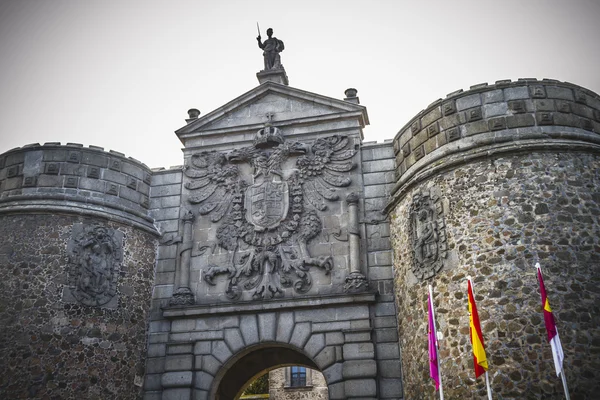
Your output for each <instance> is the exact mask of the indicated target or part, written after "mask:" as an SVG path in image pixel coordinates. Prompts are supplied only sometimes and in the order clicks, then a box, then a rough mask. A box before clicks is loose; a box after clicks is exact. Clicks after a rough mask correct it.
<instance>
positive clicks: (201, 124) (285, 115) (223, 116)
mask: <svg viewBox="0 0 600 400" xmlns="http://www.w3.org/2000/svg"><path fill="white" fill-rule="evenodd" d="M269 114H270V115H272V122H273V124H274V125H278V124H286V125H290V124H295V123H299V124H302V123H306V122H307V121H315V119H316V120H321V119H322V120H327V119H332V118H354V119H357V120H358V122H359V124H360V126H361V127H364V126H365V125H367V124H368V123H369V121H368V116H367V111H366V108H365V107H364V106H361V105H358V104H354V103H351V102H348V101H344V100H338V99H334V98H331V97H326V96H322V95H318V94H315V93H311V92H307V91H304V90H300V89H296V88H292V87H289V86H285V85H280V84H277V83H274V82H266V83H263V84H261V85H260V86H258V87H256V88H254V89H252V90H250V91H249V92H247V93H244V94H243V95H241V96H239V97H238V98H236V99H234V100H232V101H230V102H229V103H227V104H225V105H224V106H222V107H220V108H218V109H216V110H214V111H212V112H210V113H208V114H206V115H204V116H202V117H201V118H198V119H196V120H193V121H190V122H189V123H188V124H187V125H186V126H184V127H182V128H181V129H179V130H177V131H176V132H175V133H176V134H177V135H178V136H179V137H180V139H182V140H183V139H184V138H186V137H191V136H197V135H198V134H204V133H205V134H210V133H215V132H219V133H227V132H235V131H240V130H251V129H260V127H262V126H263V125H264V124H265V123H266V122H268V118H267V115H269Z"/></svg>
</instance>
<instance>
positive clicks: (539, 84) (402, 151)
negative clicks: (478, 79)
mask: <svg viewBox="0 0 600 400" xmlns="http://www.w3.org/2000/svg"><path fill="white" fill-rule="evenodd" d="M267 33H268V35H269V39H268V40H266V41H265V42H261V40H260V37H259V38H258V43H259V47H261V48H262V49H263V50H264V52H265V69H264V70H263V71H260V72H259V73H258V74H257V77H258V80H259V85H258V86H257V87H255V88H254V89H252V90H250V91H248V92H246V93H244V94H241V95H240V96H239V97H237V98H236V99H234V100H232V101H230V102H229V103H227V104H225V105H224V106H222V107H220V108H218V109H216V110H214V111H212V112H210V113H208V114H206V115H204V116H202V117H200V113H199V111H198V110H196V109H191V110H190V111H189V118H188V119H186V124H185V126H183V127H182V128H180V129H178V130H177V131H176V135H177V136H178V138H179V139H180V140H181V142H182V144H183V147H184V148H183V163H182V164H183V165H182V166H181V167H173V168H170V169H162V168H159V169H150V168H148V167H147V166H145V165H144V164H142V163H141V162H139V161H137V160H134V159H132V158H128V157H126V156H124V155H123V154H121V153H118V152H115V151H109V152H106V151H104V150H103V149H102V148H99V147H95V146H90V147H84V146H82V145H80V144H74V143H68V144H66V145H61V144H60V143H53V142H50V143H45V144H43V145H40V144H33V145H27V146H24V147H22V148H17V149H12V150H9V151H8V152H6V153H4V154H1V155H0V232H1V233H2V235H1V236H2V237H3V238H4V239H3V242H2V243H0V282H1V285H2V290H1V291H0V299H1V301H0V320H1V321H2V326H3V329H2V331H1V332H0V335H1V336H0V342H1V343H2V344H3V345H2V346H0V360H2V361H1V362H0V397H1V398H11V399H12V398H61V399H81V398H89V399H95V398H111V399H145V400H175V399H178V400H192V399H194V400H205V399H211V400H213V399H220V400H230V399H237V398H239V396H240V395H241V394H242V393H243V391H244V389H245V388H246V386H247V385H248V384H249V383H250V382H251V381H252V380H253V379H255V378H256V377H258V376H260V375H262V374H264V373H267V372H269V371H279V372H273V373H272V376H273V380H274V386H273V388H274V389H273V393H272V395H273V398H282V396H283V395H284V394H285V393H286V391H289V386H290V385H292V382H296V383H298V382H302V385H304V386H303V388H304V389H306V390H308V389H309V388H308V389H307V387H308V386H309V385H308V384H307V382H308V381H307V380H306V379H307V375H306V374H307V372H306V371H313V372H311V373H310V374H311V376H313V377H314V380H313V381H314V382H315V384H316V383H318V388H317V387H315V393H317V392H318V396H321V397H320V398H325V396H326V397H327V398H329V399H332V400H336V399H338V400H341V399H384V400H399V399H426V398H435V395H436V394H435V391H434V385H433V383H432V381H431V379H430V378H429V373H428V354H427V295H428V289H427V288H428V286H429V285H432V286H433V293H434V296H433V302H434V306H435V309H436V318H437V324H438V329H439V332H440V333H441V336H440V362H441V365H440V367H441V371H442V374H443V380H444V392H445V395H446V397H447V398H451V399H464V398H484V396H485V386H484V383H483V381H482V380H481V379H479V380H476V379H475V378H474V374H473V373H472V353H471V347H470V343H469V340H468V335H469V315H468V312H467V300H466V298H467V295H466V293H467V291H466V287H467V277H468V276H471V277H472V278H473V281H474V283H475V284H476V286H477V296H476V297H477V299H476V300H477V305H478V309H479V316H480V320H481V325H482V326H481V328H482V332H483V335H484V338H485V343H486V351H487V359H488V364H489V377H490V380H491V384H492V390H493V392H494V397H497V398H505V399H560V398H563V394H562V393H563V392H562V386H561V383H560V379H559V378H557V377H556V375H555V372H554V365H553V363H552V355H551V351H550V346H549V344H548V343H547V342H546V339H545V338H546V334H545V331H544V329H545V328H544V323H543V318H542V313H541V306H540V301H539V292H538V285H537V280H536V269H535V267H534V265H535V263H536V262H540V263H541V264H542V267H543V268H544V271H545V280H546V288H547V290H548V296H549V298H550V299H551V303H552V307H553V311H554V315H555V317H556V320H557V325H558V330H559V332H560V337H561V341H562V343H563V349H564V353H565V371H566V373H567V380H568V381H569V386H570V389H571V396H572V398H574V399H594V398H596V397H597V396H596V395H595V394H596V393H597V392H598V391H599V390H600V383H599V382H600V358H599V357H598V354H599V353H600V309H599V304H600V195H599V193H600V96H598V95H597V94H596V93H593V92H591V91H589V90H587V89H585V88H582V87H579V86H576V85H573V84H570V83H563V82H559V81H554V80H541V81H538V80H533V79H527V80H518V81H516V82H511V81H498V82H496V83H495V84H492V85H487V84H484V85H476V86H474V87H472V88H471V90H468V91H465V92H463V91H457V92H454V93H451V94H450V95H448V97H447V98H445V99H442V100H438V101H436V102H434V103H433V104H431V105H430V106H429V107H428V108H427V109H425V110H423V111H421V112H420V113H419V114H418V115H416V116H415V117H414V118H413V119H412V120H410V121H408V123H406V124H405V125H404V127H403V128H402V129H401V130H400V131H399V132H398V134H397V135H396V136H395V137H394V138H393V139H392V140H389V141H385V142H383V143H371V142H364V141H363V130H364V129H365V128H366V126H367V125H368V124H369V117H368V113H367V109H366V108H365V107H364V106H362V105H360V102H359V99H358V97H357V91H356V89H348V90H347V91H346V93H345V95H346V97H345V98H344V99H342V100H340V99H334V98H330V97H326V96H322V95H319V94H315V93H311V92H307V91H304V90H300V89H296V88H293V87H291V86H289V85H288V79H287V75H286V72H285V70H284V69H283V66H282V65H281V63H280V59H279V52H280V51H281V50H283V42H281V41H279V40H277V39H275V38H274V37H272V30H269V31H268V32H267ZM280 43H281V44H280ZM282 367H285V368H286V369H280V368H282ZM282 371H286V372H282ZM299 371H304V372H299ZM313 373H314V375H312V374H313ZM302 374H305V375H302ZM298 379H299V381H298ZM311 382H312V381H311ZM317 389H318V390H317ZM305 393H309V392H308V391H307V392H305Z"/></svg>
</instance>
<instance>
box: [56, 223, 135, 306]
mask: <svg viewBox="0 0 600 400" xmlns="http://www.w3.org/2000/svg"><path fill="white" fill-rule="evenodd" d="M122 243H123V234H122V233H121V232H119V231H118V230H114V229H110V228H106V227H104V226H101V225H98V224H92V225H84V224H75V225H73V233H72V237H71V240H70V241H69V243H68V245H67V253H68V254H69V269H68V277H69V278H68V279H69V280H68V282H69V286H68V288H65V296H63V299H64V300H65V301H69V300H72V299H75V300H76V301H78V302H79V303H82V304H85V305H87V306H97V307H99V306H104V307H111V308H114V307H116V306H117V300H118V299H117V296H116V294H117V278H118V276H119V271H120V266H121V262H122V261H123V246H122Z"/></svg>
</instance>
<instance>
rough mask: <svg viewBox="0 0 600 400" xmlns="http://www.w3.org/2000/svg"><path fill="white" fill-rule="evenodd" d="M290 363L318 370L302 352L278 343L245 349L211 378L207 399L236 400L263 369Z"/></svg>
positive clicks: (265, 370)
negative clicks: (247, 384)
mask: <svg viewBox="0 0 600 400" xmlns="http://www.w3.org/2000/svg"><path fill="white" fill-rule="evenodd" d="M289 365H302V366H305V367H309V368H312V369H317V370H318V369H319V367H318V366H317V365H316V364H315V362H314V361H313V360H311V359H310V358H309V357H308V356H306V355H305V354H303V353H302V352H300V351H298V350H297V349H293V348H290V347H284V346H281V345H280V344H276V343H273V344H265V345H261V346H255V347H253V348H250V349H247V350H246V351H244V352H242V353H240V354H239V355H237V356H235V357H233V358H232V359H231V360H230V362H229V363H227V365H224V366H223V368H222V370H221V372H220V373H219V374H218V375H217V376H216V377H215V379H214V380H213V385H212V389H211V391H210V395H209V398H214V399H216V400H233V399H237V398H238V397H239V395H240V393H241V392H242V390H244V387H245V384H246V383H247V382H248V381H250V380H252V379H254V378H256V377H258V376H259V375H260V374H262V373H264V372H268V371H270V370H272V369H275V368H280V367H285V366H289Z"/></svg>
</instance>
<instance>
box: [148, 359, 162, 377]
mask: <svg viewBox="0 0 600 400" xmlns="http://www.w3.org/2000/svg"><path fill="white" fill-rule="evenodd" d="M163 372H165V359H164V358H163V357H160V358H148V359H147V360H146V374H162V373H163Z"/></svg>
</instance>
